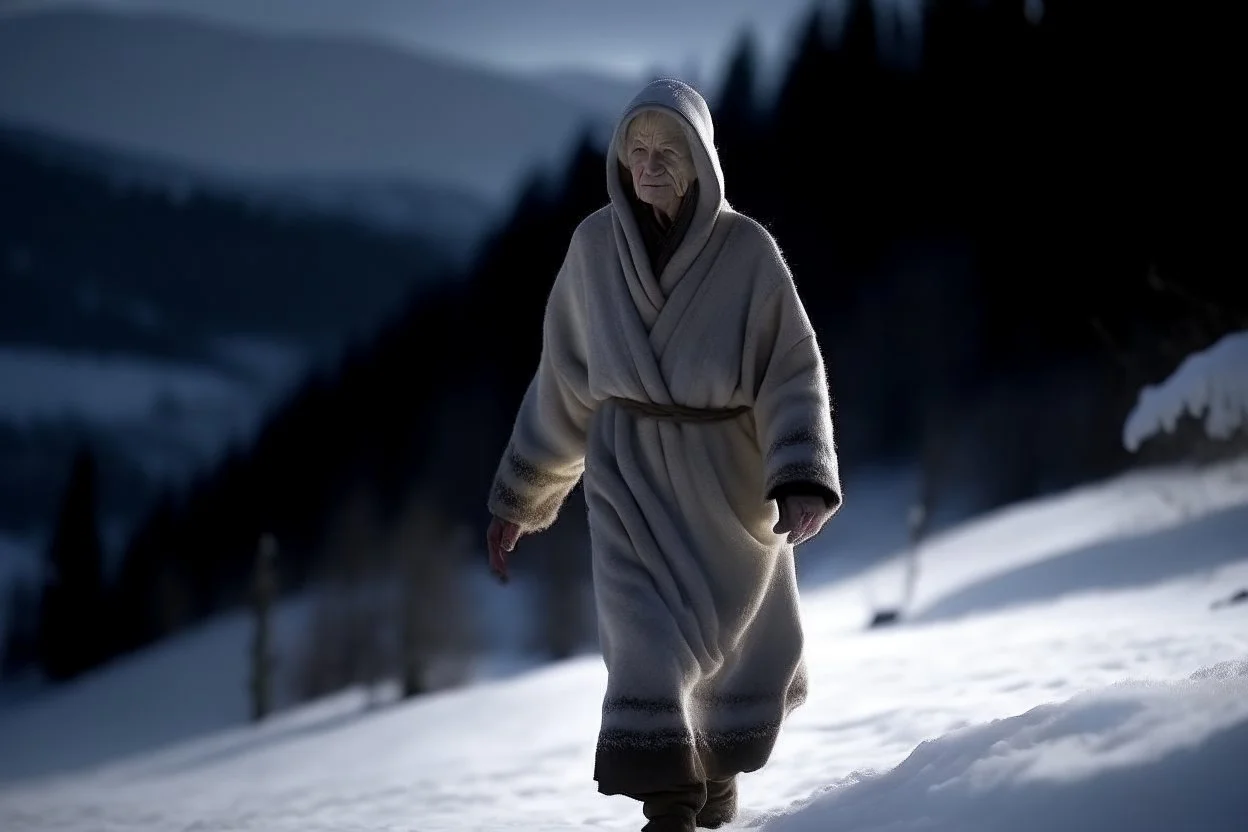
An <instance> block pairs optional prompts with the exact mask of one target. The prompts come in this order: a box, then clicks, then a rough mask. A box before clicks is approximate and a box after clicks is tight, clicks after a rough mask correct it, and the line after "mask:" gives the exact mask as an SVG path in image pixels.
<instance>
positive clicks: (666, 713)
mask: <svg viewBox="0 0 1248 832" xmlns="http://www.w3.org/2000/svg"><path fill="white" fill-rule="evenodd" d="M805 701H806V678H805V674H804V673H803V674H800V675H799V676H798V677H797V678H795V679H794V680H793V683H792V685H790V687H789V688H788V690H787V691H785V692H784V693H780V694H770V695H754V696H741V695H736V696H697V695H694V696H693V697H691V699H690V702H689V707H688V709H685V708H682V706H681V704H680V703H679V702H676V701H674V700H663V699H641V698H636V697H616V698H614V699H608V700H607V701H606V702H604V703H603V727H602V730H601V731H600V732H599V734H598V745H597V749H596V752H595V760H594V779H595V780H597V781H598V791H599V792H600V793H602V794H606V795H617V794H618V795H629V796H634V795H642V794H645V793H646V792H650V791H654V790H659V789H670V788H673V787H678V786H681V785H686V784H692V783H700V782H705V781H706V780H707V779H708V778H714V779H723V778H726V777H730V776H732V775H735V774H739V773H742V772H750V771H757V770H758V769H760V768H762V767H763V766H764V765H765V764H766V763H767V760H768V758H769V757H770V756H771V751H772V748H773V747H774V746H775V743H776V740H777V739H778V738H779V735H780V730H781V727H782V725H783V722H784V720H785V719H786V718H787V717H788V715H789V713H790V712H791V711H793V709H795V708H797V707H798V706H800V705H801V704H802V703H803V702H805ZM686 720H688V721H692V722H694V723H695V724H697V725H698V727H696V728H692V727H690V725H689V723H688V722H687V721H686ZM643 726H644V727H643Z"/></svg>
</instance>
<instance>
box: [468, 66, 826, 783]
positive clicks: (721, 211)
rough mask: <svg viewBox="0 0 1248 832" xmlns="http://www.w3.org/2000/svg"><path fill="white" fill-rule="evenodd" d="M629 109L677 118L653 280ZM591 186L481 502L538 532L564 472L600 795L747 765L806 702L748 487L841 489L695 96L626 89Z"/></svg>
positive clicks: (769, 248) (774, 265)
mask: <svg viewBox="0 0 1248 832" xmlns="http://www.w3.org/2000/svg"><path fill="white" fill-rule="evenodd" d="M645 109H660V110H663V111H665V112H668V113H670V114H672V115H675V116H676V117H677V119H678V120H679V121H680V123H681V124H682V125H683V127H684V129H685V131H686V133H687V135H688V138H689V142H690V146H691V148H692V150H693V153H694V156H695V162H696V169H697V174H698V182H699V188H698V189H697V192H696V200H697V205H696V210H695V212H694V214H693V219H692V221H691V223H690V226H689V228H688V230H687V231H686V233H685V235H684V238H683V240H682V241H681V243H680V245H679V247H678V248H677V250H676V251H675V252H674V253H673V254H672V256H671V258H670V260H668V262H667V263H666V265H665V266H664V267H663V271H662V273H661V274H657V275H656V274H653V273H652V272H651V267H650V259H649V257H648V256H647V252H646V248H645V242H644V240H643V239H642V237H641V234H640V233H639V231H638V227H637V222H636V218H635V216H634V214H633V213H632V212H631V209H630V207H629V204H628V203H629V201H628V190H627V189H628V188H629V187H630V184H629V183H628V182H627V181H621V176H620V170H621V169H620V165H619V163H618V155H617V146H618V144H619V143H620V142H622V141H623V139H624V132H625V130H626V127H627V124H628V122H629V121H630V120H631V119H632V117H633V116H635V115H636V114H637V113H639V112H641V111H642V110H645ZM607 189H608V193H609V195H610V204H608V205H607V206H605V207H603V208H602V209H600V210H598V211H596V212H595V213H593V214H591V215H590V216H589V217H587V218H586V219H585V220H584V221H582V223H581V224H580V225H579V227H578V228H577V229H576V231H575V233H574V234H573V236H572V240H571V242H570V244H569V247H568V251H567V255H566V258H565V260H564V263H563V265H562V267H561V269H560V270H559V272H558V274H557V276H556V278H555V281H554V285H553V288H552V289H551V292H550V296H549V298H548V301H547V306H546V312H545V321H544V327H543V329H544V332H543V348H542V353H541V359H540V362H539V364H538V367H537V369H536V372H535V374H534V377H533V380H532V382H531V384H530V386H529V388H528V391H527V392H526V394H525V396H524V399H523V402H522V404H521V406H520V408H519V412H518V413H517V415H516V419H515V424H514V427H513V430H512V434H511V438H510V441H509V443H508V445H507V448H506V450H505V452H504V454H503V458H502V460H501V462H500V464H499V466H498V470H497V473H496V476H495V479H494V484H493V487H492V489H491V493H490V498H489V509H490V511H491V512H492V513H493V514H494V515H496V516H498V517H501V518H503V519H506V520H510V521H512V522H514V523H516V524H517V525H519V526H520V528H521V531H522V532H523V533H532V532H536V531H540V530H542V529H545V528H547V527H548V526H550V525H551V524H552V523H553V522H554V521H555V518H556V516H557V515H558V513H559V510H560V508H561V507H562V505H563V503H564V501H565V500H566V498H567V497H568V495H569V493H570V492H571V491H572V489H573V488H574V487H575V486H576V484H577V483H578V482H579V481H580V480H581V478H582V477H583V478H584V490H585V499H586V504H587V505H588V509H589V528H590V547H591V556H592V559H593V560H592V562H593V582H594V594H595V601H596V607H597V614H598V626H599V635H600V643H601V648H602V653H603V658H604V661H605V662H606V665H607V690H606V695H605V698H604V701H603V705H602V722H601V728H600V731H599V736H598V742H597V752H596V762H595V774H594V776H595V779H596V780H597V781H598V789H599V791H601V792H603V793H604V794H629V795H635V794H638V793H645V792H647V791H652V790H657V789H665V788H672V787H679V786H683V785H686V784H690V783H697V782H701V781H704V780H705V779H707V778H719V777H725V776H728V775H730V774H734V773H738V772H747V771H754V770H757V769H758V768H760V767H762V766H763V765H764V763H766V761H767V759H768V757H769V756H770V754H771V751H772V748H773V745H774V743H775V741H776V739H777V736H778V733H779V731H780V728H781V724H782V722H783V720H784V719H785V717H786V716H787V715H788V713H789V712H790V711H791V710H792V709H793V708H794V707H796V706H797V705H799V704H800V703H801V702H802V701H803V700H804V698H805V694H806V670H805V664H804V659H803V633H802V626H801V618H800V614H799V605H798V591H797V581H796V574H795V567H794V553H793V548H792V546H791V545H789V543H788V542H787V540H786V536H785V535H780V534H776V533H774V532H773V531H772V528H773V526H774V525H775V524H776V521H777V519H778V507H777V505H776V502H775V501H774V500H771V499H768V495H769V494H771V493H773V492H774V491H775V490H776V489H777V488H781V487H783V486H785V485H786V484H792V483H797V482H801V483H807V484H814V485H817V486H819V487H821V488H822V489H824V490H825V491H826V493H828V494H830V495H832V497H833V500H832V503H833V506H832V507H833V510H834V511H835V510H837V509H839V506H840V499H841V484H840V477H839V472H838V466H837V455H836V450H835V445H834V441H833V425H832V414H831V408H830V400H829V393H828V384H827V379H826V376H825V370H824V364H823V360H822V357H821V355H820V350H819V345H818V341H817V338H816V334H815V332H814V330H813V328H812V326H811V323H810V321H809V319H808V317H807V315H806V312H805V310H804V308H803V306H802V303H801V300H800V298H799V296H798V293H797V290H796V286H795V284H794V281H793V278H792V276H791V274H790V272H789V269H788V267H787V265H786V263H785V260H784V258H783V256H782V254H781V252H780V249H779V248H778V247H777V245H776V242H775V240H774V239H773V238H772V236H771V235H770V234H769V233H768V231H767V230H766V229H764V228H763V227H762V226H761V225H759V224H758V223H757V222H755V221H754V220H752V219H750V218H749V217H746V216H745V215H743V214H740V213H738V212H736V211H734V210H733V209H732V208H731V207H730V206H729V204H728V203H727V201H726V200H725V198H724V181H723V175H722V172H721V170H720V164H719V159H718V156H717V153H716V150H715V143H714V134H713V127H712V121H711V115H710V112H709V110H708V108H707V106H706V103H705V101H704V100H703V99H702V97H701V96H700V95H699V94H698V93H697V92H696V91H694V90H693V89H692V88H690V87H689V86H687V85H685V84H683V83H682V82H679V81H675V80H661V81H656V82H654V83H652V84H650V85H649V86H647V87H646V88H645V89H644V90H643V91H642V92H641V93H640V94H639V95H638V96H637V98H636V99H634V101H633V102H632V103H631V104H630V105H629V107H628V108H626V110H625V111H624V114H623V115H622V117H621V119H620V121H619V125H618V127H617V129H616V132H615V134H614V138H613V140H612V142H611V146H610V149H609V151H608V155H607ZM621 400H625V401H624V402H621ZM630 401H632V402H641V403H643V404H645V405H647V406H650V407H649V409H648V410H644V409H638V408H635V407H630V406H628V402H630ZM673 405H675V406H679V407H684V408H697V409H699V410H715V411H721V410H725V409H730V408H739V407H743V408H746V410H744V412H742V413H741V414H740V415H737V416H734V417H731V418H727V419H723V420H719V421H682V420H678V419H670V418H664V417H663V415H661V414H660V415H656V414H655V412H654V411H656V410H658V411H662V409H663V408H664V407H667V406H673Z"/></svg>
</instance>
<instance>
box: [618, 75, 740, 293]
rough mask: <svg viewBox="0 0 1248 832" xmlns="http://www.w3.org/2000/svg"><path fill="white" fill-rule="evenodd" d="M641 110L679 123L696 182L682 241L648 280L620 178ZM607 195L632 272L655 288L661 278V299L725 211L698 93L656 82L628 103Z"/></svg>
mask: <svg viewBox="0 0 1248 832" xmlns="http://www.w3.org/2000/svg"><path fill="white" fill-rule="evenodd" d="M645 110H661V111H663V112H665V113H668V114H669V115H672V116H675V117H676V120H677V121H678V122H680V125H681V127H683V128H684V131H685V137H686V138H687V139H688V140H689V149H690V151H691V152H692V154H693V160H694V169H695V170H696V171H697V177H698V189H697V199H698V204H697V208H696V209H695V210H694V214H693V218H692V220H691V221H690V224H689V229H688V231H687V232H686V233H685V238H684V240H683V241H682V242H681V244H680V246H679V247H678V248H677V250H676V252H675V253H674V254H673V255H672V258H671V260H670V261H668V264H667V266H666V267H665V268H664V270H663V274H662V275H661V276H660V275H651V274H650V268H649V256H648V255H647V253H646V245H645V240H644V239H643V238H642V235H641V231H640V229H639V228H638V227H637V220H636V218H635V217H634V215H633V212H632V207H631V205H630V203H629V196H630V194H632V190H633V186H632V182H631V181H628V180H625V179H623V178H622V177H621V169H620V168H621V165H620V156H619V148H620V146H621V145H622V144H623V142H624V139H625V133H626V132H627V130H628V125H629V123H630V122H631V121H632V120H633V118H634V117H635V116H637V115H638V114H639V113H641V112H643V111H645ZM607 194H608V195H609V196H610V197H611V206H612V208H613V209H614V212H615V215H616V218H617V220H618V222H619V223H620V225H621V227H622V229H623V231H624V235H625V237H626V238H627V240H628V248H629V250H630V254H631V259H632V261H633V264H634V266H635V267H636V268H637V270H638V272H639V274H644V275H645V276H646V277H649V278H650V279H651V280H654V281H655V282H656V283H657V282H658V280H659V278H660V277H661V278H662V284H663V285H662V291H663V293H664V294H666V293H667V292H668V291H670V290H671V286H672V285H673V284H674V282H675V281H676V280H679V278H680V276H681V275H682V274H684V272H685V271H686V270H687V269H688V268H689V266H690V264H692V263H693V261H694V259H696V257H697V256H698V253H699V252H701V251H702V249H703V247H704V246H705V245H706V243H707V241H708V240H709V239H710V236H711V232H712V231H713V230H714V228H715V223H716V221H717V220H718V219H719V215H720V212H721V211H723V209H724V208H725V207H726V205H727V203H726V201H725V200H724V174H723V171H722V170H721V169H720V166H719V154H718V153H717V152H716V150H715V128H714V124H713V122H712V120H711V109H710V107H708V106H707V104H706V100H705V99H703V98H702V96H701V95H700V94H699V93H698V91H697V90H695V89H694V88H693V87H691V86H689V85H688V84H686V83H685V82H683V81H679V80H676V79H674V78H661V79H659V80H656V81H651V82H650V83H649V84H647V85H646V86H645V87H644V88H643V89H642V91H641V92H639V93H638V94H637V96H636V97H635V98H633V100H632V101H631V102H629V104H628V106H627V107H625V108H624V112H623V113H622V114H621V115H620V120H619V121H618V122H617V123H616V125H615V132H614V133H612V135H611V145H610V147H609V148H608V149H607Z"/></svg>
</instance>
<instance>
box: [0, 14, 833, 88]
mask: <svg viewBox="0 0 1248 832" xmlns="http://www.w3.org/2000/svg"><path fill="white" fill-rule="evenodd" d="M55 6H62V7H64V6H96V7H105V8H109V7H111V8H118V9H155V10H162V11H169V12H177V13H183V14H190V15H196V16H202V17H207V18H210V19H212V20H216V21H221V22H230V23H236V24H240V25H243V26H246V27H252V28H261V29H266V30H270V31H272V30H277V31H283V30H285V31H299V30H302V31H319V32H343V33H345V32H351V33H356V34H365V35H369V36H376V37H382V38H387V39H394V40H397V41H399V42H402V43H406V44H410V45H412V46H414V47H416V48H418V49H420V50H421V51H424V52H428V53H437V54H443V55H451V56H455V57H458V58H463V59H468V60H472V61H480V62H484V63H487V64H491V65H494V66H498V67H502V68H507V69H515V70H535V69H552V68H569V67H572V68H578V69H598V70H603V71H607V72H612V73H623V74H628V75H630V76H633V75H636V74H639V73H643V72H647V71H650V70H654V69H662V70H664V71H679V70H685V69H692V70H694V71H696V72H697V73H698V74H700V75H702V76H703V77H714V76H716V75H718V74H719V72H720V70H721V69H722V66H723V62H724V60H725V59H726V50H727V48H728V47H729V46H730V45H731V44H732V43H734V42H735V39H736V35H737V33H738V32H740V30H741V29H742V28H743V27H746V26H749V27H751V28H753V29H754V31H755V34H756V36H757V39H758V43H759V46H760V47H761V49H762V51H763V53H764V56H765V57H772V56H776V55H777V54H778V53H779V50H780V49H781V48H785V47H787V46H788V44H789V42H790V40H791V37H792V34H793V31H794V27H795V26H796V25H797V24H798V22H799V21H800V19H801V17H802V16H803V15H804V14H805V12H806V10H807V9H809V8H810V7H811V0H627V2H621V1H620V0H0V9H8V10H19V9H29V8H32V7H35V8H39V7H44V8H52V7H55Z"/></svg>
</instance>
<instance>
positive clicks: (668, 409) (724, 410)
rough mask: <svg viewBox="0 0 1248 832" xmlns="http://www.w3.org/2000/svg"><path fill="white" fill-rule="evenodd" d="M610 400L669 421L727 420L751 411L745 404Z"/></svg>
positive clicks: (635, 411)
mask: <svg viewBox="0 0 1248 832" xmlns="http://www.w3.org/2000/svg"><path fill="white" fill-rule="evenodd" d="M610 401H613V402H615V403H616V404H618V405H619V406H620V407H622V408H624V409H625V410H631V411H632V412H634V413H639V414H641V415H642V416H650V417H651V418H654V419H664V420H667V421H669V422H726V421H728V420H729V419H735V418H737V417H738V416H740V415H742V414H744V413H749V412H750V408H749V407H747V406H745V405H739V406H737V407H718V408H703V407H685V406H684V405H680V404H656V403H654V402H639V401H637V400H636V399H624V398H619V397H612V398H611V399H610Z"/></svg>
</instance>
